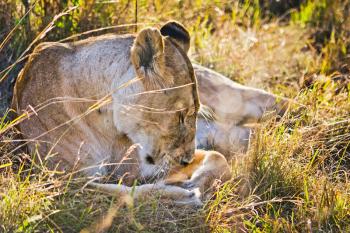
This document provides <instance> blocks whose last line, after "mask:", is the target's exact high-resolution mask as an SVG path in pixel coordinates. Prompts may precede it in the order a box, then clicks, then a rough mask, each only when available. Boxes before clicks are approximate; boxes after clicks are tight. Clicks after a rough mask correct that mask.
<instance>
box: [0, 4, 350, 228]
mask: <svg viewBox="0 0 350 233" xmlns="http://www.w3.org/2000/svg"><path fill="white" fill-rule="evenodd" d="M268 2H270V1H247V0H242V1H227V2H222V1H208V0H197V1H165V2H162V1H150V0H139V1H129V0H120V1H75V0H68V1H56V0H51V1H40V0H38V1H32V2H29V1H3V2H1V3H0V24H1V26H0V38H1V41H2V43H0V44H1V46H0V49H1V52H0V71H4V72H1V73H0V74H1V78H2V79H3V82H2V83H1V85H2V97H6V98H5V99H2V108H3V109H5V106H8V100H9V99H10V98H9V96H10V95H11V91H10V90H11V86H12V82H11V80H13V79H14V78H15V77H16V74H17V73H18V71H19V69H20V67H21V65H22V64H23V63H21V62H18V64H17V63H16V61H18V59H21V57H22V58H23V57H24V56H25V55H26V54H27V53H24V52H25V51H26V50H27V49H28V48H29V49H28V52H30V50H31V48H32V47H33V46H34V45H35V44H36V43H37V42H39V41H44V40H49V41H58V40H62V39H64V38H67V37H70V36H72V35H75V34H79V36H76V37H70V38H69V40H76V39H79V38H84V37H86V36H91V35H96V34H99V33H105V32H114V33H127V32H131V33H133V32H135V31H136V30H139V29H140V28H141V26H137V27H136V26H135V24H134V23H135V22H136V23H140V24H148V25H157V24H159V23H161V22H165V21H167V20H169V19H177V20H179V21H181V22H182V23H184V24H185V25H186V27H187V28H188V29H189V31H190V34H191V36H192V40H191V46H192V47H191V51H190V56H191V58H192V60H193V61H195V62H199V63H201V64H204V65H206V66H208V67H211V68H214V69H216V70H218V71H220V72H222V73H224V74H226V75H227V76H229V77H230V78H231V79H234V80H237V81H239V82H241V83H245V84H249V85H253V86H258V87H264V88H266V89H269V90H273V91H274V92H276V93H278V94H280V95H284V96H288V97H291V98H293V99H294V100H295V101H296V102H298V103H299V105H298V106H292V107H291V108H290V109H289V111H288V112H287V114H286V115H285V116H284V117H283V118H282V119H271V120H269V121H267V122H263V123H261V124H260V125H259V126H257V128H256V129H255V133H254V135H253V138H252V142H251V147H250V149H249V151H248V153H247V154H246V155H245V156H242V157H239V158H237V160H236V161H235V162H234V163H233V165H232V174H233V176H234V179H233V180H232V181H231V182H228V183H226V184H223V185H222V186H221V187H219V188H218V191H217V193H216V194H215V196H214V197H213V199H212V200H210V201H209V202H208V203H207V204H206V205H205V207H204V208H203V209H202V210H199V211H198V210H193V209H183V208H181V209H180V210H179V209H178V208H176V207H174V206H171V205H170V204H169V203H168V204H167V203H162V202H159V201H158V199H157V197H155V198H154V199H151V200H148V201H146V202H144V203H131V202H129V201H127V200H123V199H119V198H118V197H110V196H107V195H105V194H103V193H100V192H98V191H95V190H90V189H89V188H87V187H85V186H84V185H85V184H86V182H87V180H86V179H85V178H83V177H75V178H74V179H73V176H72V174H63V175H62V174H61V175H57V174H55V173H54V172H52V171H49V170H48V169H47V168H46V167H45V166H43V165H42V164H40V163H39V164H37V163H36V162H34V160H33V159H32V158H33V157H35V156H36V154H31V155H28V154H27V153H26V151H25V150H23V151H18V150H16V151H15V152H13V153H10V152H11V151H13V149H14V148H16V147H17V146H18V145H17V141H16V134H17V132H16V129H15V128H14V127H13V125H15V124H17V123H18V121H20V120H23V119H24V118H23V119H22V118H17V119H12V120H9V118H7V117H6V115H7V114H6V112H5V110H4V111H3V113H4V114H2V115H3V116H4V117H3V118H2V119H1V120H0V132H1V135H0V137H1V142H0V153H1V155H0V232H79V231H82V232H99V231H100V232H105V231H110V232H135V231H140V232H143V231H144V232H171V231H173V232H207V231H215V232H244V231H246V232H317V231H319V232H349V231H350V208H349V206H350V182H349V169H350V159H349V158H350V149H349V146H350V145H349V141H350V122H349V115H350V94H349V93H350V84H349V69H348V67H347V65H348V58H349V52H348V51H349V39H348V38H349V17H348V10H349V1H347V0H345V1H340V0H334V1H330V0H305V1H297V2H298V3H296V2H294V3H293V4H287V3H289V2H288V1H285V2H284V4H286V5H271V3H268ZM276 2H277V1H276ZM136 3H137V4H136ZM276 4H277V3H276ZM278 4H280V3H278ZM281 4H282V3H281ZM74 6H78V8H77V9H75V10H73V11H71V12H69V14H61V15H60V17H58V18H56V19H55V21H52V20H53V18H54V16H55V15H59V14H60V13H61V12H64V11H65V10H67V9H70V7H74ZM286 6H287V7H286ZM288 7H293V8H288ZM276 9H277V10H276ZM278 9H280V10H278ZM26 12H28V14H27V15H25V14H26ZM136 13H137V14H136ZM275 15H280V16H282V17H283V18H278V17H276V16H275ZM50 22H53V23H52V24H50ZM124 24H128V25H131V24H132V25H131V26H125V27H114V26H118V25H124ZM47 25H51V26H50V27H49V28H50V30H47V29H48V28H47ZM100 27H108V28H106V29H105V30H95V29H98V28H100ZM12 29H14V30H13V31H12V33H10V32H11V30H12ZM87 30H95V31H93V32H91V33H83V34H80V33H82V32H84V31H87ZM42 32H45V33H42ZM9 33H10V34H9ZM8 35H9V36H8ZM33 41H34V43H33ZM31 44H32V45H33V46H30V45H31ZM24 60H25V59H24ZM15 63H16V64H15ZM11 64H15V65H14V66H12V67H11ZM9 66H10V68H9V69H7V70H5V69H6V67H9ZM9 70H11V71H12V72H10V73H8V71H9ZM5 74H6V75H5ZM5 84H6V85H5ZM4 86H5V87H4ZM3 90H7V91H5V92H4V91H3ZM3 93H6V96H3ZM300 106H303V107H300Z"/></svg>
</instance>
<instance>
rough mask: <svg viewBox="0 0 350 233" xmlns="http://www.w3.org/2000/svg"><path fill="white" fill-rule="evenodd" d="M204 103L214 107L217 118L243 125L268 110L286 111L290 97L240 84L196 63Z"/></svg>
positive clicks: (257, 119)
mask: <svg viewBox="0 0 350 233" xmlns="http://www.w3.org/2000/svg"><path fill="white" fill-rule="evenodd" d="M193 67H194V69H195V74H196V77H197V80H198V90H199V97H200V100H201V103H202V104H204V105H206V106H208V107H209V108H211V109H212V111H213V112H214V114H215V117H216V119H217V120H218V121H221V122H223V123H225V122H227V123H233V124H236V125H240V124H242V123H244V122H246V121H259V120H260V119H261V117H262V116H263V114H264V113H265V112H266V111H275V112H277V113H279V114H283V113H284V112H285V110H286V108H287V107H288V104H289V101H288V100H287V99H285V98H279V97H277V96H276V95H274V94H272V93H269V92H266V91H263V90H261V89H257V88H252V87H247V86H243V85H240V84H238V83H236V82H233V81H232V80H230V79H229V78H227V77H225V76H223V75H221V74H219V73H217V72H215V71H213V70H210V69H207V68H205V67H203V66H199V65H194V66H193Z"/></svg>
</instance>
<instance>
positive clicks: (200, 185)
mask: <svg viewBox="0 0 350 233" xmlns="http://www.w3.org/2000/svg"><path fill="white" fill-rule="evenodd" d="M229 179H231V169H230V166H229V164H228V163H227V160H226V159H225V156H223V155H222V154H220V153H219V152H216V151H204V150H196V151H195V153H194V156H193V160H192V161H191V163H189V164H188V165H187V166H175V167H173V168H172V170H171V171H170V173H169V175H168V176H167V177H166V178H165V179H164V180H160V181H158V182H157V183H155V184H143V185H139V186H135V187H132V188H131V187H127V186H124V185H117V184H98V183H91V184H90V185H91V186H93V187H95V188H97V189H100V190H102V191H104V192H107V193H110V194H113V195H116V194H117V195H128V196H132V197H133V199H134V200H136V201H138V200H140V199H144V198H147V197H149V196H151V195H154V194H155V193H158V194H160V195H161V196H162V197H163V198H165V199H170V200H173V201H175V203H177V204H186V205H192V206H200V205H201V203H202V202H201V201H205V200H208V199H209V198H210V197H211V196H212V194H213V191H214V190H215V184H217V183H223V182H226V181H228V180H229ZM181 187H182V188H181ZM183 188H184V189H183ZM188 189H189V190H188Z"/></svg>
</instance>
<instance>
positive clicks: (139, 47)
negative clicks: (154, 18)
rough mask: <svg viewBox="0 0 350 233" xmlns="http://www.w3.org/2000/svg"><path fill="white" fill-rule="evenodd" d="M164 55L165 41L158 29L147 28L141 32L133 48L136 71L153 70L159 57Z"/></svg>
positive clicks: (132, 54)
mask: <svg viewBox="0 0 350 233" xmlns="http://www.w3.org/2000/svg"><path fill="white" fill-rule="evenodd" d="M163 55H164V41H163V38H162V36H161V34H160V32H159V30H158V29H156V28H146V29H143V30H142V31H140V32H139V34H138V35H137V37H136V39H135V41H134V44H133V46H132V48H131V62H132V63H133V65H134V66H135V69H136V71H139V70H140V69H141V70H147V69H148V68H153V66H154V62H155V60H156V59H157V58H158V57H162V56H163Z"/></svg>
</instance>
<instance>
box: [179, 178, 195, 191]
mask: <svg viewBox="0 0 350 233" xmlns="http://www.w3.org/2000/svg"><path fill="white" fill-rule="evenodd" d="M180 186H181V187H182V188H184V189H193V188H195V187H196V184H195V183H194V182H192V181H191V180H185V181H183V182H181V184H180Z"/></svg>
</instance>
